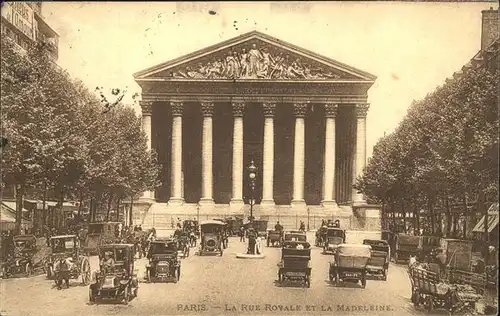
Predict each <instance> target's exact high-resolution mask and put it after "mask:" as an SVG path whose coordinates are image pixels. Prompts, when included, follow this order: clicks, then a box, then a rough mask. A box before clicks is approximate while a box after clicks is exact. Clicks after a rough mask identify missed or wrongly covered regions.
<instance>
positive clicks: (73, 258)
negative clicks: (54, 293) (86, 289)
mask: <svg viewBox="0 0 500 316" xmlns="http://www.w3.org/2000/svg"><path fill="white" fill-rule="evenodd" d="M49 243H50V249H51V253H50V256H49V258H48V260H47V265H46V268H45V270H46V271H47V279H55V280H56V282H57V279H58V278H57V273H59V272H58V271H55V270H56V269H55V268H56V265H57V263H58V261H59V262H68V263H70V267H69V268H70V269H69V273H68V274H69V279H79V278H81V282H82V284H84V285H87V284H89V282H90V262H89V258H88V257H87V256H85V255H84V254H83V253H82V249H81V248H80V239H79V237H78V236H76V235H61V236H52V237H51V238H50V242H49Z"/></svg>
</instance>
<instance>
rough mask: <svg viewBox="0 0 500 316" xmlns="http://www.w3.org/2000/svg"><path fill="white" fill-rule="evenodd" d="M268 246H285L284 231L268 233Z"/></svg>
mask: <svg viewBox="0 0 500 316" xmlns="http://www.w3.org/2000/svg"><path fill="white" fill-rule="evenodd" d="M266 240H267V246H268V247H269V246H271V245H272V246H273V247H274V246H275V245H276V246H277V247H281V245H282V244H283V230H270V231H268V232H267V238H266Z"/></svg>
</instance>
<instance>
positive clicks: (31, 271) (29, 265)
mask: <svg viewBox="0 0 500 316" xmlns="http://www.w3.org/2000/svg"><path fill="white" fill-rule="evenodd" d="M25 269H26V274H27V275H28V277H30V276H31V275H32V274H33V268H32V267H31V264H30V263H26V267H25Z"/></svg>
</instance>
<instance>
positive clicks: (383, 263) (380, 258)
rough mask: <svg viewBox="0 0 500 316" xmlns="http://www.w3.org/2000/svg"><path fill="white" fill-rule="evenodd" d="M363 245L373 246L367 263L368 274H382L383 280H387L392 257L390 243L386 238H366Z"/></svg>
mask: <svg viewBox="0 0 500 316" xmlns="http://www.w3.org/2000/svg"><path fill="white" fill-rule="evenodd" d="M363 245H369V246H370V247H371V254H370V259H369V260H368V264H367V265H366V272H367V274H368V275H382V278H383V280H384V281H386V280H387V273H388V272H389V262H390V259H391V251H390V247H389V244H388V243H387V241H385V240H375V239H365V240H363Z"/></svg>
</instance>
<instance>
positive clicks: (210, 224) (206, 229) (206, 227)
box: [199, 220, 225, 256]
mask: <svg viewBox="0 0 500 316" xmlns="http://www.w3.org/2000/svg"><path fill="white" fill-rule="evenodd" d="M224 225H225V224H224V223H223V222H220V221H214V220H208V221H203V222H201V223H200V230H201V242H200V251H199V254H200V256H202V255H206V254H220V255H221V256H222V254H223V252H224V249H223V248H224V247H223V239H224Z"/></svg>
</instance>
